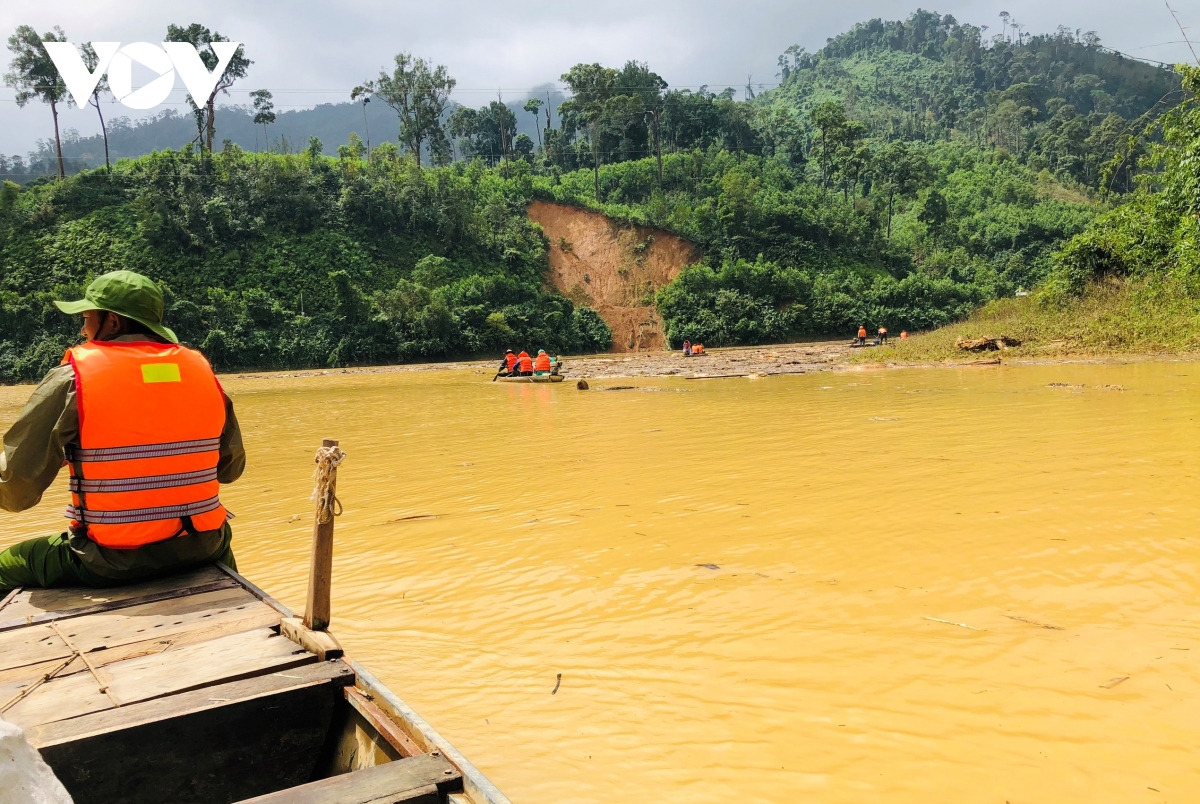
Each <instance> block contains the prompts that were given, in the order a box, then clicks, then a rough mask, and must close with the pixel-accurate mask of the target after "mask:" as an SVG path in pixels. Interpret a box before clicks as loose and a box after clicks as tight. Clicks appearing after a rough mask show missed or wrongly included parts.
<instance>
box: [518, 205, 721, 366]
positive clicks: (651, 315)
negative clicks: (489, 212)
mask: <svg viewBox="0 0 1200 804" xmlns="http://www.w3.org/2000/svg"><path fill="white" fill-rule="evenodd" d="M529 219H530V220H532V221H533V222H535V223H537V224H540V225H541V227H542V231H543V232H545V233H546V238H547V239H548V240H549V241H550V273H549V276H548V277H547V279H548V281H549V282H550V283H551V284H552V285H553V286H554V288H555V289H556V290H558V292H559V293H562V294H563V295H564V296H566V297H568V298H569V299H571V300H572V301H574V302H576V303H578V304H585V305H587V306H588V307H591V308H593V309H595V310H596V311H597V312H598V313H599V314H600V317H601V318H603V319H604V321H605V322H606V323H607V324H608V326H609V328H611V329H612V333H613V345H612V351H614V352H647V351H656V350H660V349H662V348H664V347H665V346H666V336H665V333H664V332H663V327H662V321H661V320H660V319H659V317H658V312H657V311H656V310H655V309H654V293H655V291H657V290H658V289H659V288H661V287H662V286H663V285H666V284H667V283H669V282H670V281H671V280H672V279H674V278H675V277H676V276H678V275H679V272H680V271H681V270H683V269H684V268H685V267H686V266H688V265H691V264H692V263H694V262H696V261H698V260H699V259H700V257H701V256H703V255H702V254H701V252H700V249H699V248H698V247H697V246H696V245H695V244H694V243H691V242H689V241H687V240H684V239H683V238H681V237H679V236H677V235H673V234H671V233H670V232H665V231H663V230H661V229H655V228H653V227H649V226H635V225H632V224H625V223H620V222H618V221H614V220H612V219H611V218H608V217H607V216H605V215H601V214H600V213H599V212H591V211H589V210H586V209H579V208H578V207H571V206H566V205H565V204H554V203H551V202H548V201H534V202H533V203H532V204H530V205H529Z"/></svg>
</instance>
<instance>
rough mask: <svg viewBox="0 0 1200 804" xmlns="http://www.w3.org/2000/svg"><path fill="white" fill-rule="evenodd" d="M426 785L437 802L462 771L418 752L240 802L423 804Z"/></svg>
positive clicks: (457, 782) (454, 788)
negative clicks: (382, 763) (432, 789)
mask: <svg viewBox="0 0 1200 804" xmlns="http://www.w3.org/2000/svg"><path fill="white" fill-rule="evenodd" d="M430 787H432V788H434V791H435V793H436V795H437V796H438V798H434V799H432V801H438V800H440V796H442V795H445V794H447V793H450V792H454V791H457V790H461V789H462V774H460V773H459V772H458V769H457V768H455V767H454V766H453V765H451V764H450V763H449V762H447V761H446V758H445V757H442V756H434V755H432V754H422V755H421V756H417V757H408V758H406V759H398V760H396V761H395V762H388V763H386V764H384V765H376V766H375V767H373V768H364V769H363V770H360V771H355V772H354V773H346V774H342V775H341V776H334V777H333V778H332V779H322V780H320V781H319V782H310V783H309V784H306V785H301V786H300V787H294V788H292V789H291V790H282V791H280V792H278V793H272V794H271V795H267V796H259V797H258V798H252V799H247V800H246V801H244V802H241V804H383V802H389V804H390V803H391V802H400V801H405V802H412V801H421V802H422V804H424V801H428V800H430V799H428V798H427V797H428V795H429V790H428V788H430ZM420 796H425V797H426V798H424V799H422V798H420Z"/></svg>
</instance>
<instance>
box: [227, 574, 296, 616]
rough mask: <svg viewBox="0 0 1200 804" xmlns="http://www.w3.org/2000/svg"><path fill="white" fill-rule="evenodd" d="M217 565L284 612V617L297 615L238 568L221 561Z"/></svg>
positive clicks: (277, 609) (272, 606) (258, 596)
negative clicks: (234, 568)
mask: <svg viewBox="0 0 1200 804" xmlns="http://www.w3.org/2000/svg"><path fill="white" fill-rule="evenodd" d="M215 566H216V568H217V569H219V570H220V571H221V572H223V573H225V574H226V575H228V576H229V577H230V578H233V579H234V580H235V581H237V582H238V583H239V584H240V585H241V586H242V588H244V589H245V590H246V591H247V592H249V593H250V594H252V595H254V596H255V597H256V598H258V599H259V600H261V601H262V602H263V603H266V604H267V605H268V606H270V607H271V608H273V609H275V610H276V611H277V612H279V613H280V614H282V615H283V616H284V617H295V616H296V615H295V614H293V613H292V610H291V609H289V608H288V607H287V606H285V605H283V604H282V603H280V602H279V601H278V600H276V599H275V598H273V597H271V596H270V595H268V594H267V593H266V592H264V591H263V590H262V589H260V588H259V587H257V586H255V585H254V583H253V582H251V581H250V580H249V579H248V578H246V576H244V575H241V574H239V573H238V571H237V570H233V569H230V568H229V567H228V566H227V565H225V564H222V563H221V562H220V561H218V562H217V563H216V565H215Z"/></svg>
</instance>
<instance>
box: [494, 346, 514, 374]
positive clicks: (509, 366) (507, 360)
mask: <svg viewBox="0 0 1200 804" xmlns="http://www.w3.org/2000/svg"><path fill="white" fill-rule="evenodd" d="M515 365H517V356H516V355H515V354H513V350H512V349H507V350H505V352H504V359H503V360H501V361H500V368H498V369H496V373H497V374H499V375H501V376H511V375H512V373H513V367H514V366H515Z"/></svg>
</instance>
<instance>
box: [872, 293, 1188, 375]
mask: <svg viewBox="0 0 1200 804" xmlns="http://www.w3.org/2000/svg"><path fill="white" fill-rule="evenodd" d="M1000 336H1007V337H1009V338H1015V339H1017V340H1020V341H1021V345H1020V346H1019V347H1014V348H1010V349H1007V350H1004V351H1003V352H1002V353H999V354H1001V355H1002V356H1003V357H1004V358H1006V359H1008V358H1026V359H1036V358H1051V359H1053V358H1064V357H1104V356H1110V355H1170V354H1187V353H1192V352H1200V297H1198V296H1196V295H1194V294H1192V293H1189V292H1188V289H1187V288H1186V287H1182V286H1181V285H1179V284H1176V283H1172V282H1164V281H1160V280H1130V279H1119V280H1117V279H1114V280H1108V281H1105V282H1103V283H1099V284H1095V285H1092V286H1091V287H1089V288H1088V289H1087V291H1086V292H1085V293H1084V294H1083V295H1082V296H1080V297H1078V298H1071V299H1067V300H1065V301H1058V302H1053V301H1050V300H1047V299H1046V298H1045V297H1042V296H1038V295H1033V296H1026V297H1022V298H1006V299H997V300H995V301H992V302H990V303H988V304H986V305H984V306H983V307H981V308H980V309H979V310H977V311H976V312H975V313H974V314H973V315H972V316H971V317H970V318H968V319H966V320H965V321H961V322H959V323H956V324H951V325H949V326H945V327H941V328H940V329H936V330H933V331H931V332H928V333H923V334H918V335H913V336H911V337H910V338H909V339H908V340H906V341H900V340H896V341H895V344H894V346H889V347H888V348H887V349H886V350H883V349H868V350H862V351H861V352H859V353H856V354H855V355H853V356H852V357H851V358H850V360H851V361H852V362H857V363H875V362H888V363H893V362H895V363H942V362H968V361H971V360H978V359H985V358H988V357H995V356H996V355H997V354H998V353H995V352H983V353H976V352H967V351H964V350H962V349H959V348H958V347H957V346H955V342H956V341H957V340H958V339H960V338H996V337H1000Z"/></svg>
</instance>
